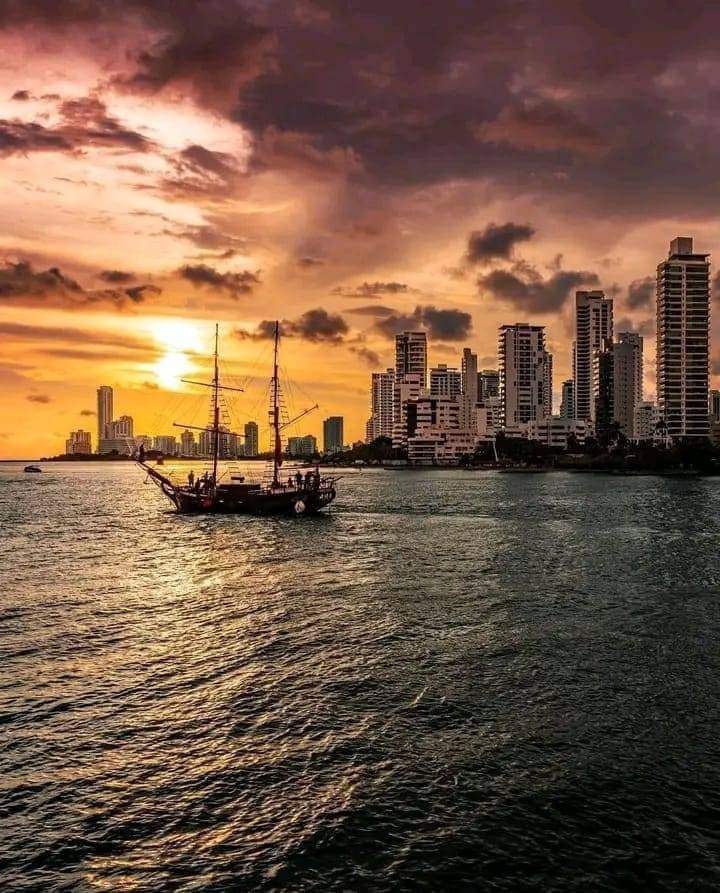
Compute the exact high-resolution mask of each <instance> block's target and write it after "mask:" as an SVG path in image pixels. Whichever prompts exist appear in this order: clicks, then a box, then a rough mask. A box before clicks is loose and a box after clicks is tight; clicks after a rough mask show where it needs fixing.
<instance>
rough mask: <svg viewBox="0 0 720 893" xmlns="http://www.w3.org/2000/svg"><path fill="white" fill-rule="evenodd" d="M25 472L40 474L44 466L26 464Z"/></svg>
mask: <svg viewBox="0 0 720 893" xmlns="http://www.w3.org/2000/svg"><path fill="white" fill-rule="evenodd" d="M23 471H24V472H25V474H40V473H41V472H42V468H40V466H39V465H26V466H25V468H23Z"/></svg>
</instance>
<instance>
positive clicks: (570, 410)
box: [560, 378, 575, 419]
mask: <svg viewBox="0 0 720 893" xmlns="http://www.w3.org/2000/svg"><path fill="white" fill-rule="evenodd" d="M560 417H561V418H563V419H574V418H575V383H574V381H573V380H572V378H568V379H567V381H564V382H563V383H562V399H561V402H560Z"/></svg>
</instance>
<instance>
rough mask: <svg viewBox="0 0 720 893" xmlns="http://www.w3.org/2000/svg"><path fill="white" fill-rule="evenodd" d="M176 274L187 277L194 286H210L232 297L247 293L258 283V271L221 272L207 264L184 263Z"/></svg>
mask: <svg viewBox="0 0 720 893" xmlns="http://www.w3.org/2000/svg"><path fill="white" fill-rule="evenodd" d="M178 275H179V276H181V277H182V278H183V279H187V281H188V282H191V283H192V284H193V285H194V286H195V287H196V288H202V287H206V288H212V289H215V290H217V291H225V292H227V293H228V294H230V295H232V297H234V298H237V297H239V296H240V295H249V294H251V292H252V291H253V289H254V287H255V286H256V285H259V284H260V271H259V270H257V271H256V272H254V273H253V272H252V271H250V270H241V271H240V272H237V273H229V272H228V273H221V272H220V271H219V270H216V269H215V268H214V267H209V266H208V265H207V264H186V265H185V266H183V267H180V269H179V270H178Z"/></svg>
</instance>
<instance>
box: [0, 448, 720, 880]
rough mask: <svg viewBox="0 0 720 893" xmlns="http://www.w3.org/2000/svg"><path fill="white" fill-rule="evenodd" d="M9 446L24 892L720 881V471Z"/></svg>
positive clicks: (2, 619)
mask: <svg viewBox="0 0 720 893" xmlns="http://www.w3.org/2000/svg"><path fill="white" fill-rule="evenodd" d="M168 505H169V504H168V503H166V502H164V501H163V499H162V497H161V495H160V494H159V492H158V491H157V490H156V489H155V487H153V486H152V485H145V484H144V483H143V476H142V474H141V473H140V472H139V470H138V469H136V468H135V467H133V466H130V465H117V464H104V465H99V464H91V463H87V464H72V465H71V464H65V465H62V464H57V465H50V464H48V465H46V466H45V472H44V474H42V475H36V476H31V475H24V474H23V473H22V470H21V466H13V465H7V464H6V465H0V529H1V530H2V538H1V539H0V575H1V577H2V586H1V587H0V889H2V890H3V891H76V890H77V891H113V893H115V891H123V893H124V891H156V890H173V891H175V890H177V891H188V893H190V891H192V893H196V891H216V890H217V891H221V890H252V891H266V890H267V891H269V890H298V891H300V890H302V891H306V890H317V891H328V890H353V891H354V890H378V891H383V890H388V891H389V890H408V891H410V890H421V889H429V890H445V889H448V890H482V891H485V890H487V891H522V890H552V891H569V890H572V891H587V890H619V891H620V890H632V889H641V890H677V891H686V890H716V889H718V887H719V886H720V713H719V710H718V703H719V701H718V699H719V696H720V639H719V633H720V608H719V601H718V596H719V592H720V551H719V549H718V546H719V544H720V520H719V519H720V479H686V480H682V479H671V478H655V477H642V478H614V477H606V476H600V475H597V476H582V475H571V474H549V475H501V474H496V473H473V472H461V471H422V472H408V471H405V472H394V471H382V470H378V471H363V472H362V473H354V472H349V473H348V474H347V475H346V476H345V477H344V478H343V480H342V481H341V482H340V488H339V497H338V499H337V502H336V503H335V504H334V506H333V507H332V509H331V511H330V512H329V514H328V515H327V516H326V517H315V518H307V517H303V518H292V519H253V518H241V517H234V518H233V517H217V518H215V517H213V518H197V517H179V516H177V515H174V514H172V513H170V512H169V511H168Z"/></svg>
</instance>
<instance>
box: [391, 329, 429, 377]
mask: <svg viewBox="0 0 720 893" xmlns="http://www.w3.org/2000/svg"><path fill="white" fill-rule="evenodd" d="M395 375H396V377H397V378H402V377H404V376H406V375H419V376H420V379H421V382H422V386H423V387H425V386H426V384H427V335H426V334H425V332H400V333H399V334H398V335H396V336H395Z"/></svg>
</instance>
